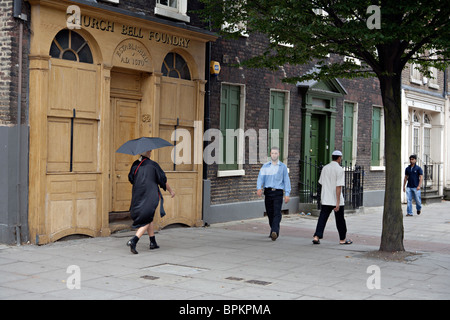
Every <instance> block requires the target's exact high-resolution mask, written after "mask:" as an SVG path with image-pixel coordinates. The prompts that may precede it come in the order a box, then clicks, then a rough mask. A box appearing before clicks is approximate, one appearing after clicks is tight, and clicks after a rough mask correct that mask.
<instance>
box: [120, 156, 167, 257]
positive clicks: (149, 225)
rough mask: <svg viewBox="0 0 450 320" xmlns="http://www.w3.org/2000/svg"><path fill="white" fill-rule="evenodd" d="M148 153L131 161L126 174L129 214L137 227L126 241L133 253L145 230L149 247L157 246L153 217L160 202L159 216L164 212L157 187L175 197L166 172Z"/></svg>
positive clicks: (162, 201)
mask: <svg viewBox="0 0 450 320" xmlns="http://www.w3.org/2000/svg"><path fill="white" fill-rule="evenodd" d="M150 155H151V151H147V152H146V153H143V154H142V156H141V158H140V159H139V160H136V161H135V162H134V163H133V165H132V166H131V169H130V173H129V174H128V180H129V181H130V182H131V184H132V185H133V189H132V197H131V206H130V214H131V218H132V219H133V228H138V230H137V231H136V235H135V236H134V237H133V238H131V239H130V240H129V241H128V242H127V245H128V246H129V247H130V250H131V252H132V253H134V254H137V253H138V252H137V251H136V244H137V243H138V241H139V239H140V238H141V236H142V235H143V234H144V233H145V232H147V233H148V235H149V237H150V249H157V248H159V246H158V245H157V243H156V240H155V232H154V230H153V218H154V216H155V210H156V208H157V207H158V204H159V203H160V202H161V206H160V213H161V217H163V216H164V215H165V214H166V213H165V212H164V207H163V204H164V200H163V197H162V195H161V192H160V190H159V187H161V188H163V190H164V191H166V190H167V191H169V192H170V195H171V197H172V198H173V197H175V192H173V190H172V189H171V188H170V186H169V184H168V183H167V177H166V174H165V173H164V171H163V170H162V169H161V167H160V166H159V165H158V164H157V163H156V162H155V161H152V160H150Z"/></svg>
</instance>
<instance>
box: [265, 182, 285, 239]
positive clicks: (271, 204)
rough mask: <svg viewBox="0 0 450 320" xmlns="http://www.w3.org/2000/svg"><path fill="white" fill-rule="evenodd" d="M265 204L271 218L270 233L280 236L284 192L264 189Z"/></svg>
mask: <svg viewBox="0 0 450 320" xmlns="http://www.w3.org/2000/svg"><path fill="white" fill-rule="evenodd" d="M264 195H265V199H264V204H265V205H266V213H267V217H268V218H269V225H270V233H272V232H275V233H276V234H277V236H278V235H280V222H281V206H282V205H283V190H281V189H275V190H274V191H273V189H271V188H266V189H264Z"/></svg>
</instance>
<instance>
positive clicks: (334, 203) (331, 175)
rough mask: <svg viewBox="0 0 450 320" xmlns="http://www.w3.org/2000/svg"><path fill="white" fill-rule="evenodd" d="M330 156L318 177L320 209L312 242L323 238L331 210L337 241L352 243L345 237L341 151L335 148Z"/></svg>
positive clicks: (343, 176) (343, 178)
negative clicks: (320, 187)
mask: <svg viewBox="0 0 450 320" xmlns="http://www.w3.org/2000/svg"><path fill="white" fill-rule="evenodd" d="M331 157H332V160H333V161H331V162H330V163H329V164H327V165H326V166H325V167H323V169H322V173H321V174H320V178H319V183H320V184H321V185H322V193H321V202H322V209H321V211H320V216H319V220H318V221H317V227H316V232H315V233H314V238H313V243H314V244H320V240H319V239H322V238H323V232H324V230H325V226H326V224H327V221H328V217H329V216H330V213H331V211H334V216H335V219H336V227H337V229H338V232H339V243H340V244H352V243H353V242H352V240H347V239H346V236H347V225H346V223H345V218H344V196H343V194H342V187H343V186H345V174H344V169H343V168H342V167H341V161H342V152H340V151H339V150H335V151H333V153H332V154H331Z"/></svg>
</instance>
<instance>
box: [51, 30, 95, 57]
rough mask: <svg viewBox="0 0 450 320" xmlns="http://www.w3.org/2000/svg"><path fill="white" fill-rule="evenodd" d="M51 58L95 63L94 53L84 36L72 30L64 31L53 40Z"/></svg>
mask: <svg viewBox="0 0 450 320" xmlns="http://www.w3.org/2000/svg"><path fill="white" fill-rule="evenodd" d="M50 56H52V57H53V58H57V59H63V60H70V61H77V62H84V63H93V62H94V60H93V58H92V52H91V49H90V48H89V45H88V43H87V42H86V40H84V38H83V37H82V36H80V35H79V34H78V33H76V32H75V31H72V30H67V29H65V30H62V31H60V32H58V34H57V35H56V36H55V39H53V42H52V46H51V47H50Z"/></svg>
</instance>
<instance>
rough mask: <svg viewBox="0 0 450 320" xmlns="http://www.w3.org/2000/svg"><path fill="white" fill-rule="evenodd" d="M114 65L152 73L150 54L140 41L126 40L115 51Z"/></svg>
mask: <svg viewBox="0 0 450 320" xmlns="http://www.w3.org/2000/svg"><path fill="white" fill-rule="evenodd" d="M113 65H115V66H122V67H125V68H133V69H136V68H137V69H140V70H148V71H151V65H150V54H149V52H148V51H147V49H146V48H145V47H144V46H143V45H142V44H141V43H140V42H139V41H137V40H133V39H128V40H124V41H122V42H121V43H120V44H119V45H118V46H117V48H116V50H115V51H114V57H113Z"/></svg>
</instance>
